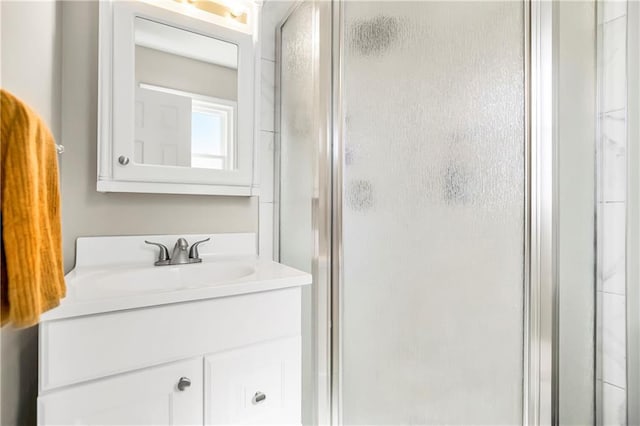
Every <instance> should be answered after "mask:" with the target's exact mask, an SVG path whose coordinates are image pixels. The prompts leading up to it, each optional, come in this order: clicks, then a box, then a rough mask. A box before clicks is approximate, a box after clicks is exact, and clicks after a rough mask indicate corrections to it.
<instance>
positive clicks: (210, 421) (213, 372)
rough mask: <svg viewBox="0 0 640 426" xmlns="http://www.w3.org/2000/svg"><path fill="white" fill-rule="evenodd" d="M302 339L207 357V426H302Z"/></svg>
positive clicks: (292, 339) (296, 338) (280, 341)
mask: <svg viewBox="0 0 640 426" xmlns="http://www.w3.org/2000/svg"><path fill="white" fill-rule="evenodd" d="M300 345H301V342H300V337H293V338H287V339H278V340H275V341H271V342H268V343H262V344H258V345H252V346H249V347H246V348H242V349H236V350H231V351H227V352H222V353H219V354H214V355H210V356H207V357H205V362H204V364H205V367H204V368H205V424H207V425H219V424H227V425H228V424H252V425H255V424H273V425H275V424H277V425H288V424H300V421H301V418H300V410H301V373H300V372H301V349H300Z"/></svg>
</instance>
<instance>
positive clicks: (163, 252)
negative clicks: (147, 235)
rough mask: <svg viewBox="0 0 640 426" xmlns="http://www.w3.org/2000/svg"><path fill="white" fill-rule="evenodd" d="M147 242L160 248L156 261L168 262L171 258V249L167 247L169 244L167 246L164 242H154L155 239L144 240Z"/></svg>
mask: <svg viewBox="0 0 640 426" xmlns="http://www.w3.org/2000/svg"><path fill="white" fill-rule="evenodd" d="M144 242H145V243H146V244H150V245H152V246H157V247H158V248H159V249H160V253H158V261H157V262H156V263H159V262H168V261H169V260H170V258H169V249H168V248H167V246H165V245H164V244H160V243H154V242H153V241H147V240H145V241H144Z"/></svg>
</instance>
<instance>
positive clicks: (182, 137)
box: [134, 17, 238, 170]
mask: <svg viewBox="0 0 640 426" xmlns="http://www.w3.org/2000/svg"><path fill="white" fill-rule="evenodd" d="M135 39H136V47H135V74H136V126H135V142H134V143H135V150H134V152H135V155H134V160H135V162H136V163H138V164H154V165H171V166H179V167H195V168H207V169H219V170H233V169H235V168H236V164H235V151H236V147H235V134H236V129H235V126H236V123H235V117H236V114H235V112H236V109H237V99H238V59H237V57H238V48H237V46H236V45H235V44H233V43H228V42H225V41H222V40H218V39H215V38H212V37H207V36H203V35H201V34H196V33H194V32H191V31H186V30H182V29H179V28H175V27H172V26H168V25H164V24H160V23H157V22H153V21H150V20H148V19H144V18H140V17H138V18H136V20H135Z"/></svg>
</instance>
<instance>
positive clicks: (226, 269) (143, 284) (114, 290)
mask: <svg viewBox="0 0 640 426" xmlns="http://www.w3.org/2000/svg"><path fill="white" fill-rule="evenodd" d="M222 235H225V234H222ZM228 235H229V234H227V235H226V236H225V237H224V238H217V237H219V235H214V236H213V237H212V238H213V241H214V242H216V241H224V240H225V238H227V239H228V238H229V237H228ZM247 235H248V234H238V236H239V237H244V238H245V240H248V239H247ZM168 237H170V238H168V239H167V236H164V239H165V241H167V240H170V239H171V238H173V236H168ZM191 237H193V236H191ZM197 237H198V238H199V237H200V236H197ZM140 238H148V239H150V240H152V239H153V238H154V237H95V238H90V239H89V238H87V239H84V240H86V241H84V242H81V241H79V242H78V250H79V255H78V260H79V262H77V265H76V268H75V269H73V270H72V271H71V272H69V273H68V274H67V275H66V276H65V279H66V283H67V296H66V297H65V298H64V299H63V300H62V302H61V304H60V305H59V306H58V307H56V308H54V309H52V310H50V311H48V312H46V313H45V314H43V315H42V317H41V321H43V322H44V321H53V320H59V319H63V318H71V317H76V316H82V315H93V314H99V313H105V312H113V311H120V310H125V309H135V308H143V307H150V306H158V305H166V304H170V303H181V302H188V301H194V300H203V299H212V298H219V297H229V296H236V295H241V294H247V293H255V292H262V291H270V290H278V289H284V288H289V287H296V286H304V285H309V284H311V282H312V277H311V275H310V274H308V273H306V272H302V271H299V270H297V269H293V268H290V267H288V266H285V265H282V264H280V263H276V262H273V261H271V260H267V259H262V258H260V257H258V256H257V255H255V254H247V251H250V250H244V251H243V250H231V252H235V253H233V254H220V252H221V251H223V250H220V249H218V250H216V251H215V252H212V251H209V253H207V252H206V251H205V250H203V251H202V252H201V253H203V254H202V255H201V258H202V263H195V264H187V265H170V266H153V262H152V261H151V259H149V258H148V256H147V257H145V258H144V261H140V259H139V257H136V255H135V253H133V254H132V256H131V257H130V258H129V259H130V260H131V261H130V262H129V263H120V262H121V261H122V253H119V254H118V256H120V259H117V260H118V263H109V262H108V261H105V260H104V259H103V258H102V260H101V261H100V262H94V261H87V260H86V259H89V258H90V259H95V258H96V254H104V253H109V248H110V246H114V247H115V246H118V244H120V246H128V245H129V244H128V242H129V241H130V240H132V239H140ZM191 240H192V241H195V238H191ZM248 241H249V240H248ZM123 242H124V243H127V244H123ZM85 246H86V247H89V249H87V248H86V247H85ZM203 248H204V247H203ZM137 249H138V250H140V249H143V250H147V249H148V248H147V247H144V242H143V244H142V246H141V245H139V244H138V245H137ZM80 250H82V251H83V253H82V254H80ZM92 251H93V252H92ZM80 260H81V261H80ZM209 277H214V278H211V280H209ZM210 281H211V282H210Z"/></svg>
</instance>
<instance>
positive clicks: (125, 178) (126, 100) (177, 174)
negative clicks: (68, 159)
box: [97, 1, 259, 196]
mask: <svg viewBox="0 0 640 426" xmlns="http://www.w3.org/2000/svg"><path fill="white" fill-rule="evenodd" d="M171 3H175V2H167V4H168V5H170V6H171ZM175 5H178V6H177V7H179V6H181V5H180V4H178V3H175ZM252 5H253V3H248V6H249V7H248V13H249V18H250V21H249V23H248V24H241V23H238V22H234V21H231V20H229V22H228V23H227V22H226V21H227V20H225V19H224V18H221V17H217V16H211V17H210V18H208V19H207V20H203V19H202V16H199V17H198V16H196V15H197V14H199V13H200V12H199V11H195V13H194V12H192V13H190V15H192V16H187V15H185V14H183V13H179V12H178V11H177V9H176V8H175V7H160V6H156V5H151V4H148V3H145V2H142V1H127V2H121V1H101V2H100V24H99V25H100V26H99V37H100V41H99V60H100V63H99V76H98V97H99V108H98V179H97V190H98V191H100V192H139V193H166V194H210V195H240V196H250V195H253V194H252V185H253V179H254V160H255V131H254V112H255V109H254V94H255V89H254V88H255V71H254V70H255V61H256V59H255V52H256V49H255V43H256V38H255V37H254V36H252V31H253V28H254V27H255V26H252V25H251V22H254V21H257V20H258V13H259V7H252ZM171 9H173V10H171ZM136 17H142V18H147V19H151V20H153V21H156V22H160V23H164V24H167V25H171V26H173V27H176V28H181V29H185V30H188V31H191V32H195V33H198V34H202V35H204V36H208V37H213V38H216V39H219V40H223V41H227V42H230V43H233V44H235V45H237V46H238V107H237V119H236V121H235V134H236V140H235V143H236V151H235V155H236V168H235V169H233V170H214V169H203V168H189V167H175V166H163V165H151V164H136V163H134V162H133V161H132V159H133V158H134V157H133V152H134V143H133V141H134V102H135V37H134V34H135V33H134V22H135V18H136ZM120 156H122V157H124V158H128V159H130V161H128V162H127V164H121V163H120V162H119V161H118V159H119V157H120Z"/></svg>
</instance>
